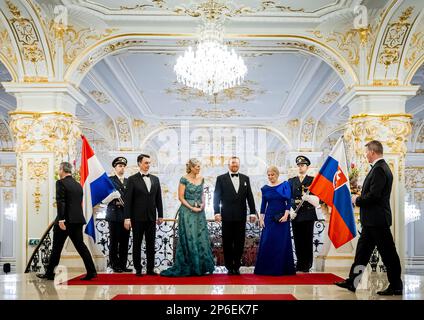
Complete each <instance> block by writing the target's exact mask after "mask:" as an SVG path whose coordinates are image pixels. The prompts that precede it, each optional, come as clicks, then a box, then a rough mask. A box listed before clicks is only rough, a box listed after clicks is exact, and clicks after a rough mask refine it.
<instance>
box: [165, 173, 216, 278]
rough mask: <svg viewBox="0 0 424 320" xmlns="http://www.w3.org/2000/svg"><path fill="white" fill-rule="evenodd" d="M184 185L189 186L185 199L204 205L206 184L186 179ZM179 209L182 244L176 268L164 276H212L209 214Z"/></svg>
mask: <svg viewBox="0 0 424 320" xmlns="http://www.w3.org/2000/svg"><path fill="white" fill-rule="evenodd" d="M180 183H181V184H183V185H185V192H184V198H185V199H186V201H187V202H188V203H190V205H192V206H194V204H195V203H198V204H201V203H202V194H203V183H204V181H202V183H201V184H200V185H195V184H192V183H191V182H189V181H188V180H187V179H186V178H185V177H182V178H181V179H180ZM178 210H179V212H178V244H177V251H176V254H175V261H174V265H173V266H172V267H170V268H168V269H166V270H163V271H162V272H161V273H160V274H161V275H162V276H166V277H184V276H200V275H204V274H207V273H209V274H212V273H213V271H214V269H215V263H214V259H213V255H212V249H211V243H210V240H209V233H208V226H207V221H206V216H205V211H204V210H203V211H201V212H197V213H196V212H191V211H190V209H188V208H187V207H186V206H184V205H181V206H180V208H179V209H178Z"/></svg>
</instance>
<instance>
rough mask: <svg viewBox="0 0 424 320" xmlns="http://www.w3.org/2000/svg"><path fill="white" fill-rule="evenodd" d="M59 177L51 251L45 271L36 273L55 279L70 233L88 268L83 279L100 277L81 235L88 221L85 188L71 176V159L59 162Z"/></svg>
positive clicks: (40, 276)
mask: <svg viewBox="0 0 424 320" xmlns="http://www.w3.org/2000/svg"><path fill="white" fill-rule="evenodd" d="M59 178H60V179H59V180H57V181H56V204H57V217H56V220H55V224H54V227H53V248H52V253H51V256H50V261H49V264H48V266H47V269H46V273H44V274H37V277H39V278H41V279H48V280H53V279H54V269H55V268H56V266H57V265H58V264H59V261H60V254H61V252H62V249H63V245H64V244H65V240H66V238H68V236H69V238H70V239H71V241H72V243H73V244H74V246H75V249H76V250H77V251H78V253H79V255H80V256H81V258H82V260H83V261H84V265H85V268H86V269H87V274H86V275H85V277H83V278H81V280H91V279H93V278H95V277H96V276H97V272H96V268H95V266H94V262H93V259H92V258H91V255H90V251H88V248H87V246H86V245H85V244H84V240H83V235H82V227H83V225H84V224H85V223H86V221H85V218H84V213H83V210H82V197H83V190H82V187H81V185H80V184H79V183H78V182H76V181H75V179H74V178H73V177H72V165H71V164H70V163H69V162H62V163H61V164H60V166H59Z"/></svg>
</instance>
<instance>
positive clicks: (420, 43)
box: [403, 31, 424, 69]
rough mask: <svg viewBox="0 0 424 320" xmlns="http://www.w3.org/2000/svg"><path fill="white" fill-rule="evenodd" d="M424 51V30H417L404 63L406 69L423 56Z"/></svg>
mask: <svg viewBox="0 0 424 320" xmlns="http://www.w3.org/2000/svg"><path fill="white" fill-rule="evenodd" d="M423 52H424V32H422V31H417V32H415V33H414V34H413V35H412V37H411V41H410V43H409V48H408V51H407V56H406V58H405V61H404V63H403V66H404V68H405V69H409V68H410V67H411V66H412V65H414V63H415V62H416V61H417V60H418V59H419V58H420V57H422V54H423Z"/></svg>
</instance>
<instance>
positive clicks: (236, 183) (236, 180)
mask: <svg viewBox="0 0 424 320" xmlns="http://www.w3.org/2000/svg"><path fill="white" fill-rule="evenodd" d="M228 174H229V175H230V178H231V181H232V182H233V186H234V189H235V190H236V192H237V193H238V192H239V188H240V175H239V173H238V172H231V171H229V173H228ZM232 174H237V175H238V176H237V177H232V176H231V175H232Z"/></svg>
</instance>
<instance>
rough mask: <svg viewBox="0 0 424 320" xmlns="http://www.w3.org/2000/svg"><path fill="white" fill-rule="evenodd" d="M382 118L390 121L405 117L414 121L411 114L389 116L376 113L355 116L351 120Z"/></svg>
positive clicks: (392, 114)
mask: <svg viewBox="0 0 424 320" xmlns="http://www.w3.org/2000/svg"><path fill="white" fill-rule="evenodd" d="M368 117H373V118H381V119H389V118H396V117H405V118H409V119H412V118H413V115H412V114H409V113H388V114H376V113H361V114H355V115H353V116H351V117H350V118H351V119H360V118H368Z"/></svg>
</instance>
